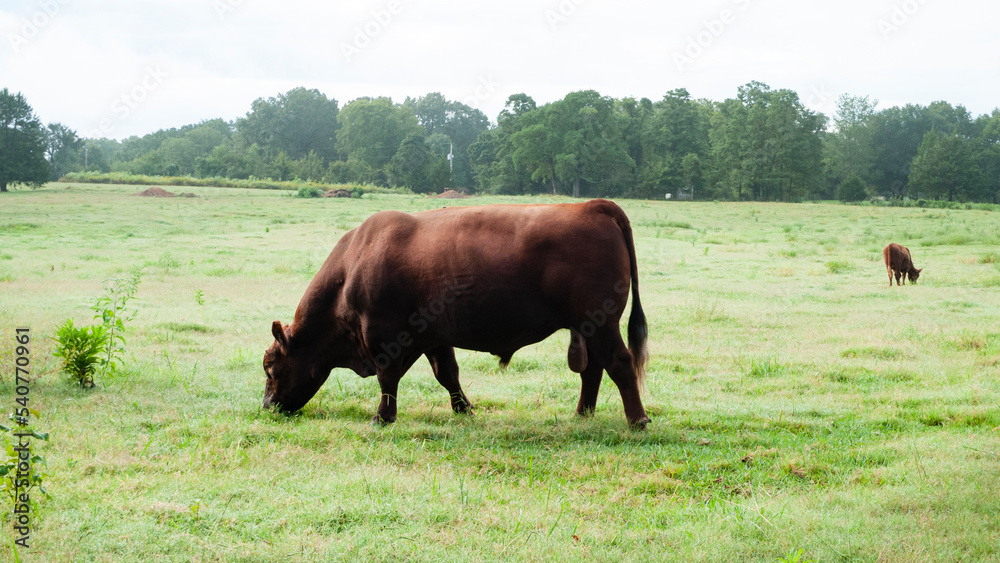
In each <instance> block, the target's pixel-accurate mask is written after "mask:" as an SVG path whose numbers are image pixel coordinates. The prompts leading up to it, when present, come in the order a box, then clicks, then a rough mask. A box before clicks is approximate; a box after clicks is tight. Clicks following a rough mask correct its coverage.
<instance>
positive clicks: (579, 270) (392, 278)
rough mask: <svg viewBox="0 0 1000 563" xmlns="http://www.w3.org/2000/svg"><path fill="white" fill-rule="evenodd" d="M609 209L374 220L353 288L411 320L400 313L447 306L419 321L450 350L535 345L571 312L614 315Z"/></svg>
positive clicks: (614, 256)
mask: <svg viewBox="0 0 1000 563" xmlns="http://www.w3.org/2000/svg"><path fill="white" fill-rule="evenodd" d="M609 205H610V206H614V204H613V203H611V202H600V201H599V200H598V201H593V202H587V203H583V204H559V205H551V204H548V205H491V206H481V207H479V206H477V207H453V208H445V209H437V210H431V211H425V212H420V213H415V214H413V215H408V214H399V213H397V214H385V215H382V214H377V215H375V216H373V217H372V218H371V219H369V221H371V220H372V219H376V221H374V222H373V223H372V224H371V225H369V224H368V223H369V221H366V224H365V225H363V226H362V228H359V233H360V234H361V235H362V236H356V237H355V242H356V243H359V244H361V245H363V246H364V248H362V249H360V250H359V252H361V253H362V254H363V253H367V256H366V259H367V260H368V261H369V262H370V263H371V264H370V267H369V268H367V269H366V270H365V272H364V274H365V276H366V277H367V279H366V280H365V282H364V284H363V285H364V287H366V288H367V290H368V296H369V297H370V298H371V299H373V300H375V301H377V302H380V303H382V304H383V306H378V308H379V309H382V310H385V309H390V308H391V309H395V310H397V311H403V312H404V313H405V314H407V315H410V316H411V317H412V315H411V314H410V313H409V312H410V311H417V312H419V311H423V310H426V311H430V307H431V306H435V307H436V310H439V311H440V309H442V307H441V304H442V303H443V304H445V305H447V306H448V307H446V312H444V313H443V314H442V315H441V316H440V318H439V316H438V315H435V314H434V313H433V312H430V315H425V317H424V318H425V319H426V318H429V317H434V319H433V321H434V323H436V324H435V326H436V327H438V328H439V329H440V330H445V331H449V332H451V333H452V336H454V338H457V339H462V340H465V341H458V342H455V345H457V346H459V347H463V348H473V349H479V348H481V347H482V346H485V342H486V341H491V342H495V341H497V339H498V338H499V340H503V339H504V338H506V337H508V336H509V337H511V338H517V339H521V340H532V341H537V340H540V339H542V338H544V337H546V336H547V335H548V334H550V333H551V332H552V331H554V330H556V329H558V328H562V327H564V326H569V324H570V323H571V322H576V321H577V319H575V318H571V317H572V315H573V314H574V311H588V310H589V311H594V310H601V308H602V306H603V304H604V303H605V302H606V301H607V300H608V299H613V300H614V301H615V302H616V305H617V306H618V307H619V308H618V310H619V311H621V310H623V309H624V306H625V301H626V300H627V293H626V292H625V291H622V290H621V289H622V288H627V287H628V279H629V257H628V249H627V247H626V246H625V242H624V239H623V236H622V233H621V230H620V229H619V227H618V225H617V224H616V223H615V220H614V219H613V218H612V217H611V216H609V214H608V213H607V209H605V208H606V206H609ZM362 231H364V232H362ZM621 281H624V282H625V283H624V284H620V283H619V282H621ZM580 314H582V313H580ZM412 320H414V319H411V321H412ZM415 320H416V321H418V322H419V321H420V320H421V319H420V318H417V319H415ZM410 324H412V322H411V323H410ZM477 338H478V339H480V341H477ZM527 343H528V342H518V344H527Z"/></svg>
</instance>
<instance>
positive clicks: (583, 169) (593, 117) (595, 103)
mask: <svg viewBox="0 0 1000 563" xmlns="http://www.w3.org/2000/svg"><path fill="white" fill-rule="evenodd" d="M618 108H619V106H618V105H617V104H616V103H615V100H613V99H612V98H609V97H606V96H601V95H600V94H598V93H597V92H595V91H593V90H584V91H580V92H572V93H570V94H567V95H566V97H565V98H563V99H562V100H560V101H558V102H554V103H553V104H550V108H549V109H550V115H551V117H552V119H550V120H549V123H551V124H552V127H553V128H554V129H555V130H556V131H559V132H561V136H562V139H561V147H560V149H559V153H558V154H557V156H556V173H557V175H558V176H559V180H560V181H561V182H562V183H563V184H564V185H567V186H569V185H572V186H573V188H572V196H573V197H580V195H581V182H583V183H584V184H585V185H586V186H587V187H589V188H590V191H591V192H592V193H593V195H612V194H613V193H614V192H615V191H617V190H616V188H618V187H619V186H620V184H621V180H622V178H624V177H626V176H628V175H630V174H631V173H632V171H633V170H634V168H635V161H634V160H633V159H632V158H631V157H630V156H629V154H628V146H627V145H626V143H625V137H624V130H625V128H626V126H627V124H628V117H627V115H626V114H625V113H623V112H619V111H618Z"/></svg>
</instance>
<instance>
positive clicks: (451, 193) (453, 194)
mask: <svg viewBox="0 0 1000 563" xmlns="http://www.w3.org/2000/svg"><path fill="white" fill-rule="evenodd" d="M431 197H433V198H440V199H462V198H466V197H469V196H467V195H465V194H463V193H462V192H457V191H455V190H445V191H443V192H441V193H439V194H438V195H432V196H431Z"/></svg>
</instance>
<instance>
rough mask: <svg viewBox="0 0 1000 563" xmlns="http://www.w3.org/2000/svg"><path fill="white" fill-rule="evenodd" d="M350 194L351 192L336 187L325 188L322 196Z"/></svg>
mask: <svg viewBox="0 0 1000 563" xmlns="http://www.w3.org/2000/svg"><path fill="white" fill-rule="evenodd" d="M351 195H352V194H351V192H349V191H347V190H341V189H336V190H327V191H326V193H325V194H323V197H351Z"/></svg>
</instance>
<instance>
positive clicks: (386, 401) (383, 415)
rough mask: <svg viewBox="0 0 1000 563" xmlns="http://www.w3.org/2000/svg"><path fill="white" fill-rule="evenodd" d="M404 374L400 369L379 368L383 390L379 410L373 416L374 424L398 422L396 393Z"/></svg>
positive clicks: (380, 384) (380, 383)
mask: <svg viewBox="0 0 1000 563" xmlns="http://www.w3.org/2000/svg"><path fill="white" fill-rule="evenodd" d="M402 377H403V374H402V372H400V371H399V370H394V369H387V370H379V372H378V386H379V388H380V389H381V390H382V398H381V400H379V403H378V410H377V411H376V412H375V416H373V417H372V423H373V424H389V423H392V422H396V393H397V392H398V391H399V380H400V379H402Z"/></svg>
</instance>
